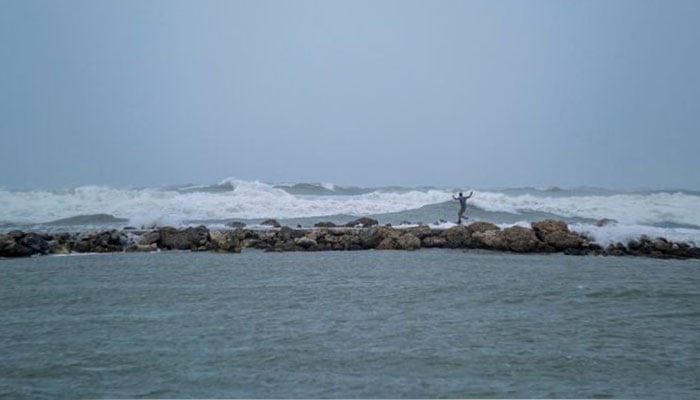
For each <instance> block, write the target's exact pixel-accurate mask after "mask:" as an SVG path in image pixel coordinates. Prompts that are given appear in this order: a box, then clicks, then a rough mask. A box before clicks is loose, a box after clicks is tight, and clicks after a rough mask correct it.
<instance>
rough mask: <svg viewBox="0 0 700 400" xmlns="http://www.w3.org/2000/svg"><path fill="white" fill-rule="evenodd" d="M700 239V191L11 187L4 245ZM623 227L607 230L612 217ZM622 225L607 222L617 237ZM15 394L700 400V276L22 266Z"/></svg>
mask: <svg viewBox="0 0 700 400" xmlns="http://www.w3.org/2000/svg"><path fill="white" fill-rule="evenodd" d="M457 191H463V192H465V194H466V193H468V192H471V191H474V196H473V197H472V198H471V199H469V201H468V209H467V215H468V216H469V218H470V220H472V221H477V220H482V221H489V222H493V223H496V224H498V225H499V226H502V227H507V226H513V225H527V224H529V223H530V222H532V221H536V220H540V219H545V218H556V219H562V220H565V221H566V222H567V223H569V226H570V227H571V229H573V230H576V231H579V232H584V233H586V234H588V235H589V236H591V237H592V238H595V239H596V240H597V241H599V242H600V243H615V242H618V241H622V242H624V241H625V240H628V239H630V238H635V237H639V236H640V235H643V234H645V235H649V236H652V237H656V236H662V237H666V238H668V239H672V240H676V241H684V242H688V243H691V244H696V245H697V244H699V243H700V193H698V192H693V191H689V190H663V191H655V190H644V191H612V190H608V189H599V188H575V189H567V188H511V189H498V190H496V189H492V190H483V189H479V188H470V187H463V188H439V187H421V188H405V187H381V188H357V187H342V186H337V185H332V184H309V183H292V184H289V183H285V184H273V183H264V182H255V181H243V180H236V179H232V178H231V179H226V180H223V181H221V182H219V183H216V184H212V185H178V186H168V187H151V188H114V187H104V186H90V187H78V188H71V189H64V190H25V191H17V190H9V189H7V190H0V221H1V222H0V229H2V231H10V230H14V229H23V230H41V231H49V232H55V231H81V230H86V229H108V228H124V227H127V226H133V227H151V226H164V225H172V226H190V225H201V224H204V225H206V226H209V227H211V228H217V227H225V226H226V224H227V223H229V222H231V221H241V222H245V223H246V224H248V226H250V227H251V228H253V229H266V228H264V227H263V226H261V225H260V222H262V221H263V220H264V219H266V218H275V219H277V220H278V221H280V222H281V223H283V224H286V225H290V226H296V225H301V226H312V225H313V224H314V223H315V222H318V221H331V222H336V223H344V222H347V221H348V220H351V219H354V218H357V217H358V216H370V217H373V218H376V219H378V220H379V222H380V223H385V224H387V223H390V224H392V225H395V226H412V225H415V224H418V223H425V224H429V225H431V226H433V227H436V228H440V227H444V228H447V227H450V226H453V225H454V223H455V219H456V212H457V209H458V204H456V203H457V202H455V201H453V200H451V196H452V195H453V194H456V192H457ZM603 219H606V220H607V222H606V223H605V224H601V223H600V221H601V220H603ZM598 225H602V226H598ZM0 282H1V283H2V290H0V360H1V362H0V398H8V399H97V398H649V399H658V398H668V399H696V398H700V367H699V366H700V335H699V334H698V327H699V326H700V260H657V259H650V258H639V257H603V256H583V257H581V256H567V255H562V254H546V255H542V254H512V253H505V252H491V251H485V250H471V249H422V250H418V251H412V252H409V251H377V250H366V251H345V252H342V251H341V252H315V253H305V252H299V253H294V252H292V253H267V252H263V251H259V250H253V249H244V250H243V252H242V253H240V254H227V253H211V252H204V253H197V252H177V251H174V252H153V253H138V254H137V253H111V254H80V255H77V254H75V255H60V256H59V255H54V256H37V257H30V258H21V259H0Z"/></svg>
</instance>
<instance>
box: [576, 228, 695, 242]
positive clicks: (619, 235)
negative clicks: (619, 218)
mask: <svg viewBox="0 0 700 400" xmlns="http://www.w3.org/2000/svg"><path fill="white" fill-rule="evenodd" d="M569 229H571V230H572V231H574V232H578V233H582V234H585V235H586V236H588V237H590V238H592V239H593V240H594V241H595V242H596V243H598V244H600V245H602V246H608V245H610V244H613V243H618V242H619V243H623V244H627V243H628V242H629V241H630V240H636V239H639V238H640V237H641V236H642V235H647V236H649V237H650V238H652V239H653V238H657V237H662V238H666V239H668V240H670V241H673V242H683V243H690V244H693V245H696V246H697V245H700V230H698V229H686V228H657V227H654V226H648V225H637V224H634V225H625V224H611V225H605V226H596V225H591V224H569Z"/></svg>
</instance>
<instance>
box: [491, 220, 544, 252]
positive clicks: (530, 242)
mask: <svg viewBox="0 0 700 400" xmlns="http://www.w3.org/2000/svg"><path fill="white" fill-rule="evenodd" d="M501 236H502V237H503V240H504V242H505V247H506V249H507V250H510V251H515V252H518V253H531V252H537V251H544V250H545V249H546V247H547V246H546V245H545V244H544V243H542V242H541V241H540V240H539V239H538V238H537V235H535V232H534V231H533V230H532V229H528V228H524V227H522V226H513V227H510V228H506V229H504V230H502V231H501ZM504 250H505V249H504Z"/></svg>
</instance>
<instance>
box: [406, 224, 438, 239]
mask: <svg viewBox="0 0 700 400" xmlns="http://www.w3.org/2000/svg"><path fill="white" fill-rule="evenodd" d="M405 232H408V233H411V234H413V235H415V236H416V237H417V238H418V239H420V240H423V239H425V238H426V237H428V236H436V235H439V234H440V231H437V230H433V229H430V227H429V226H427V225H420V226H417V227H415V228H407V229H405Z"/></svg>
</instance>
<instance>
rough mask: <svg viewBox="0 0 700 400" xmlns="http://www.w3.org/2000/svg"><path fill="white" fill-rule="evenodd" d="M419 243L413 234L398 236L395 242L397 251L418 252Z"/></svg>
mask: <svg viewBox="0 0 700 400" xmlns="http://www.w3.org/2000/svg"><path fill="white" fill-rule="evenodd" d="M420 246H421V241H420V239H419V238H418V237H417V236H416V235H414V234H413V233H410V232H407V233H404V234H403V235H401V236H399V238H398V240H397V241H396V248H397V249H399V250H418V249H420Z"/></svg>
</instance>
